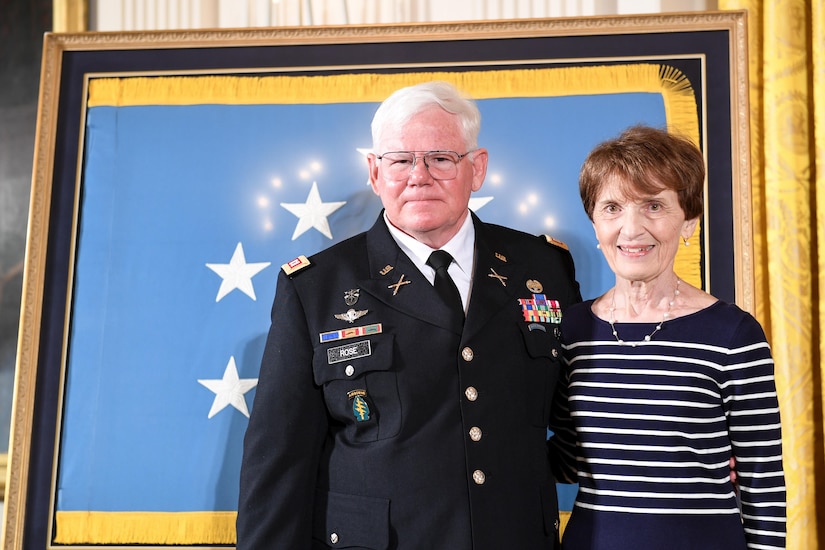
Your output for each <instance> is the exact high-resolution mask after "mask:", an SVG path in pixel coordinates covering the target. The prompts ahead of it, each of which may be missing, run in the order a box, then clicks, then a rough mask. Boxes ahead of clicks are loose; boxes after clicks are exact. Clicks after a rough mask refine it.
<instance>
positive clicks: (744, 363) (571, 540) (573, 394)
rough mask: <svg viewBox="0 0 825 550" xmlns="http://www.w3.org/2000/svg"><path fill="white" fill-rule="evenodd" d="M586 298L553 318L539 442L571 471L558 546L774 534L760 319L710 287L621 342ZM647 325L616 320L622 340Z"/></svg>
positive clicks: (634, 548)
mask: <svg viewBox="0 0 825 550" xmlns="http://www.w3.org/2000/svg"><path fill="white" fill-rule="evenodd" d="M592 303H593V301H592V300H591V301H587V302H584V303H582V304H578V305H576V306H573V307H571V308H569V309H568V310H567V311H566V312H565V316H564V320H563V322H562V333H563V337H564V341H565V359H566V361H565V363H566V368H567V370H566V373H565V376H564V377H563V378H564V381H563V382H562V383H560V385H561V387H560V388H559V392H560V394H561V397H562V399H557V400H556V401H557V403H559V405H560V406H559V407H558V408H557V410H556V411H555V416H556V420H557V422H556V424H555V427H556V435H555V436H554V437H552V438H551V447H552V449H553V451H554V452H556V453H559V452H560V453H562V454H566V455H567V456H568V458H573V457H575V461H573V463H575V464H576V465H577V466H576V468H577V470H578V471H577V472H573V471H570V472H568V474H569V475H571V477H572V476H577V480H578V483H579V492H578V495H577V497H576V502H575V506H574V508H573V513H572V515H571V518H570V522H569V523H568V525H567V527H566V529H565V532H564V539H563V543H562V546H563V548H564V550H606V549H610V550H640V549H667V550H679V549H692V550H714V549H719V550H734V549H744V548H748V549H773V548H785V478H784V474H783V469H782V440H781V431H780V424H779V405H778V401H777V397H776V386H775V383H774V375H773V370H774V369H773V367H774V365H773V360H772V358H771V353H770V347H769V345H768V343H767V341H766V339H765V334H764V332H763V331H762V328H761V327H760V325H759V323H758V322H757V321H756V320H755V319H754V318H753V317H752V316H751V315H749V314H748V313H746V312H744V311H742V310H741V309H739V308H738V307H736V306H735V305H730V304H726V303H724V302H721V301H720V302H716V303H714V304H713V305H711V306H710V307H708V308H706V309H703V310H701V311H698V312H696V313H694V314H691V315H687V316H684V317H677V318H675V319H672V320H669V321H667V322H665V323H664V324H663V326H662V329H661V330H660V331H659V332H657V333H656V334H655V335H654V337H653V338H652V339H651V341H650V342H644V343H640V344H638V345H636V346H635V347H632V346H629V345H627V344H625V345H620V344H619V343H618V342H617V340H616V338H615V337H614V336H613V333H612V331H611V327H610V324H609V323H607V322H606V321H604V320H602V319H599V318H598V317H596V316H595V315H594V314H593V312H592V311H591V305H592ZM654 327H655V323H616V330H617V331H618V333H619V336H620V337H621V338H622V340H624V341H625V342H626V343H627V342H638V341H642V340H644V337H645V335H647V334H650V333H651V332H652V331H653V329H654ZM565 393H566V394H567V397H568V399H567V400H565V399H564V397H565V395H564V394H565ZM565 402H566V403H567V404H568V407H569V409H567V408H566V407H564V403H565ZM731 456H733V457H735V459H736V473H737V479H738V487H739V489H738V490H739V494H738V497H737V494H736V493H735V491H734V486H733V485H732V484H731V481H730V466H729V459H730V457H731ZM570 462H571V461H568V463H570Z"/></svg>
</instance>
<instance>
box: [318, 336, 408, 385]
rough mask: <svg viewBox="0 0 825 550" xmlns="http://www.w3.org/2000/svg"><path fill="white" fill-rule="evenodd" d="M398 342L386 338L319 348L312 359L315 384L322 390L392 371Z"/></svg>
mask: <svg viewBox="0 0 825 550" xmlns="http://www.w3.org/2000/svg"><path fill="white" fill-rule="evenodd" d="M394 339H395V337H394V336H393V335H392V334H382V335H380V336H378V337H375V336H372V337H370V338H357V339H353V340H352V341H350V342H346V343H342V344H336V345H334V346H332V345H328V346H319V347H317V348H315V355H314V357H313V359H312V370H313V376H314V378H315V383H316V384H317V385H319V386H322V385H324V384H326V383H328V382H331V381H333V380H350V379H353V378H358V377H359V376H361V375H362V374H364V373H365V372H372V371H386V370H390V367H391V366H392V348H393V340H394Z"/></svg>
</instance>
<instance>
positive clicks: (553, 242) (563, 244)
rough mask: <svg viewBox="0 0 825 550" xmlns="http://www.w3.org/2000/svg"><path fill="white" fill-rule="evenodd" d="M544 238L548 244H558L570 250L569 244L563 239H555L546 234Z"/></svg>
mask: <svg viewBox="0 0 825 550" xmlns="http://www.w3.org/2000/svg"><path fill="white" fill-rule="evenodd" d="M544 238H545V240H546V241H547V244H552V245H553V246H558V247H559V248H563V249H565V250H567V251H569V250H570V249H569V248H567V245H566V244H565V243H563V242H562V241H560V240H558V239H554V238H553V237H551V236H550V235H545V236H544Z"/></svg>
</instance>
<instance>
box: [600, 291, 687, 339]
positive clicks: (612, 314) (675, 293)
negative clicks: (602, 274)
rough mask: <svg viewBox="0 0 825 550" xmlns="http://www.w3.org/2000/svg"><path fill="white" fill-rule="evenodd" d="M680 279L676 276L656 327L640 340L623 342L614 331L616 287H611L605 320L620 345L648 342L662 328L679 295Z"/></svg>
mask: <svg viewBox="0 0 825 550" xmlns="http://www.w3.org/2000/svg"><path fill="white" fill-rule="evenodd" d="M681 282H682V280H681V279H679V277H676V288H675V289H674V290H673V299H672V300H670V301H669V302H668V303H667V311H665V313H664V315H662V320H661V321H659V324H658V325H656V328H654V329H653V332H651V333H650V334H648V335H647V336H645V337H644V340H643V341H641V342H625V341H624V340H622V339H621V338H619V333H618V332H617V331H616V325H615V324H614V323H615V322H616V287H613V298H612V301H611V304H610V319H609V320H608V321H607V322H608V323H610V329H611V330H612V331H613V337H614V338H615V339H616V341H617V342H618V343H619V345H620V346H631V347H634V348H635V347H636V346H637V345H639V344H641V343H642V342H650V339H651V338H653V335H654V334H656V333H657V332H659V331H660V330H662V323H664V322H665V321H667V320H668V318H669V317H670V310H671V309H673V302H675V301H676V297H677V296H678V295H679V283H681Z"/></svg>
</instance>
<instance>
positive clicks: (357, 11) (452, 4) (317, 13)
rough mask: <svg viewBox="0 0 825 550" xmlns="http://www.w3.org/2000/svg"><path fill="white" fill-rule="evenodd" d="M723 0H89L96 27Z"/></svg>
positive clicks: (646, 7)
mask: <svg viewBox="0 0 825 550" xmlns="http://www.w3.org/2000/svg"><path fill="white" fill-rule="evenodd" d="M716 6H717V0H450V1H449V2H445V1H444V0H89V13H90V19H91V21H90V30H98V31H119V30H162V29H186V28H238V27H269V26H295V25H346V24H372V23H414V22H429V21H466V20H479V19H520V18H542V17H572V16H590V15H615V14H633V13H660V12H674V11H677V12H678V11H703V10H712V9H716Z"/></svg>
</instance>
